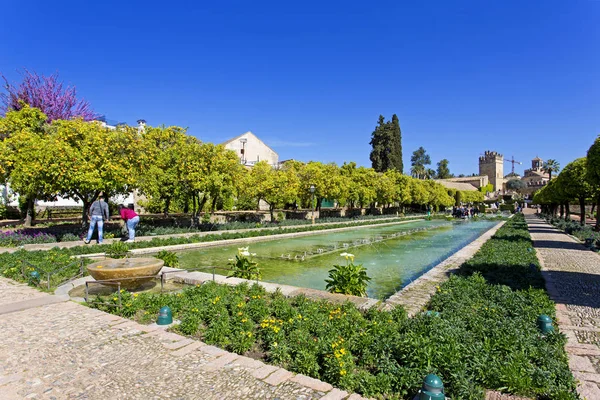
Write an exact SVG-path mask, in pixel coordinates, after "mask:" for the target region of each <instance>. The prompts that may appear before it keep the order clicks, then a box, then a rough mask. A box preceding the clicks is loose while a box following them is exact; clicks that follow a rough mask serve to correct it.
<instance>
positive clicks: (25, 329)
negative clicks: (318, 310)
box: [0, 278, 361, 400]
mask: <svg viewBox="0 0 600 400" xmlns="http://www.w3.org/2000/svg"><path fill="white" fill-rule="evenodd" d="M0 288H1V292H2V294H3V297H2V303H4V305H6V302H7V301H9V299H10V294H11V293H13V294H14V295H15V298H17V297H18V298H19V299H23V298H24V297H27V294H29V295H30V296H31V298H34V297H36V296H38V294H39V292H37V291H36V290H34V289H32V288H27V287H24V286H22V285H13V284H12V283H11V281H9V280H7V279H3V278H0ZM45 296H50V295H45ZM0 332H1V334H0V398H1V399H2V400H13V399H73V398H77V399H166V398H170V399H203V400H209V399H219V400H225V399H298V400H301V399H323V400H331V399H340V400H341V399H351V400H356V399H361V397H360V396H358V395H356V394H353V395H350V394H348V393H346V392H343V391H341V390H338V389H334V388H332V387H331V385H329V384H327V383H325V382H321V381H318V380H315V379H311V378H308V377H305V376H303V375H296V374H293V373H291V372H288V371H286V370H284V369H281V368H277V367H273V366H269V365H265V364H263V363H262V362H259V361H256V360H252V359H250V358H246V357H242V356H238V355H237V354H232V353H228V352H226V351H223V350H220V349H217V348H216V347H213V346H208V345H206V344H204V343H202V342H199V341H194V340H191V339H188V338H184V337H182V336H179V335H176V334H173V333H168V332H164V331H163V330H161V329H157V327H150V326H145V325H139V324H137V323H135V322H133V321H130V320H126V319H123V318H120V317H118V316H114V315H110V314H106V313H104V312H101V311H98V310H94V309H90V308H87V307H85V306H82V305H79V304H76V303H73V302H63V303H57V304H51V305H43V306H38V307H32V308H29V309H27V310H23V311H17V312H12V313H9V314H4V315H0Z"/></svg>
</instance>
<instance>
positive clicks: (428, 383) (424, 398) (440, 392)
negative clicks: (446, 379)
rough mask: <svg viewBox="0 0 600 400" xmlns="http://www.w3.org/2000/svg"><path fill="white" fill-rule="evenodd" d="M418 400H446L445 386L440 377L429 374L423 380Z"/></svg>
mask: <svg viewBox="0 0 600 400" xmlns="http://www.w3.org/2000/svg"><path fill="white" fill-rule="evenodd" d="M417 399H418V400H445V399H446V395H445V394H444V384H443V383H442V380H441V379H440V377H439V376H437V375H435V374H429V375H427V376H426V377H425V379H423V387H422V388H421V389H420V390H419V395H418V396H417Z"/></svg>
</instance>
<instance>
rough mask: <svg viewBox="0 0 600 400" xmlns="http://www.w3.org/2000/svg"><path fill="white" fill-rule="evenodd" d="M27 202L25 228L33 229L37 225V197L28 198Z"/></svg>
mask: <svg viewBox="0 0 600 400" xmlns="http://www.w3.org/2000/svg"><path fill="white" fill-rule="evenodd" d="M25 202H26V208H25V222H24V223H23V226H26V227H31V226H33V224H34V223H35V197H30V196H27V198H26V199H25Z"/></svg>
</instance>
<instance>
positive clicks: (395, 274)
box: [179, 220, 498, 299]
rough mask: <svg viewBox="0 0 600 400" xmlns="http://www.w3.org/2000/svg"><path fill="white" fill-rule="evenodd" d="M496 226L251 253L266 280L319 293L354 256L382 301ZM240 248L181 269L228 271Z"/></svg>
mask: <svg viewBox="0 0 600 400" xmlns="http://www.w3.org/2000/svg"><path fill="white" fill-rule="evenodd" d="M497 223H498V222H497V221H485V220H483V221H460V222H453V221H441V220H433V221H418V222H411V223H405V224H395V225H387V226H381V227H371V228H360V227H357V228H356V229H353V230H349V231H343V232H330V233H322V234H318V235H312V236H305V237H299V238H291V239H281V240H271V241H265V242H259V241H257V242H256V243H252V244H250V245H249V247H250V252H251V253H256V254H257V255H256V257H254V260H255V261H257V262H258V264H259V265H258V266H259V268H260V270H261V273H262V280H263V281H267V282H276V283H281V284H286V285H293V286H300V287H306V288H312V289H321V290H324V289H325V279H326V278H327V276H328V271H329V270H330V269H331V268H332V266H333V265H334V264H340V263H345V262H346V260H345V259H344V258H343V257H341V256H340V253H342V252H348V253H352V254H354V255H355V263H360V264H363V265H364V266H365V267H366V268H367V274H368V275H369V276H370V277H371V281H370V282H369V287H368V289H367V293H368V296H369V297H372V298H379V299H384V298H387V297H389V296H390V295H392V294H394V293H395V292H396V291H398V290H399V289H401V288H402V287H403V286H404V285H406V284H408V283H410V282H411V281H412V280H414V279H416V278H417V277H419V276H420V275H422V274H423V273H425V272H426V271H428V270H429V269H431V268H432V267H433V266H435V265H436V264H438V263H439V262H440V261H442V260H443V259H445V258H447V257H448V256H450V255H452V254H453V253H455V252H456V251H458V250H460V249H461V248H462V247H464V246H465V245H466V244H468V243H469V242H471V241H472V240H474V239H475V238H477V237H478V236H480V235H481V234H482V233H483V232H485V231H487V230H488V229H490V228H491V227H492V226H494V225H495V224H497ZM394 236H395V237H394ZM237 248H238V246H232V245H229V246H220V247H213V248H207V249H199V250H191V251H185V252H181V253H179V256H180V266H181V267H182V268H186V269H191V268H196V267H206V266H224V267H226V266H227V263H228V259H230V258H232V257H234V256H235V254H237V251H238V249H237ZM207 272H209V271H207ZM217 274H221V275H224V274H226V271H219V270H217Z"/></svg>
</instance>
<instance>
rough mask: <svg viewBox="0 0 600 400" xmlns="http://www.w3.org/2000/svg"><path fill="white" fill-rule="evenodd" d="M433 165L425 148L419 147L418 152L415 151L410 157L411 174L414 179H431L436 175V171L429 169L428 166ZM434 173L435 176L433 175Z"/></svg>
mask: <svg viewBox="0 0 600 400" xmlns="http://www.w3.org/2000/svg"><path fill="white" fill-rule="evenodd" d="M430 164H431V158H430V157H429V154H427V151H425V149H424V148H423V147H419V148H418V149H417V150H415V151H413V154H412V156H411V157H410V165H411V166H412V168H411V170H410V171H411V174H412V176H413V177H415V178H417V179H427V177H428V176H429V177H430V178H431V177H432V175H433V174H434V173H435V171H433V170H431V169H428V168H427V167H426V166H427V165H430ZM432 171H433V174H432Z"/></svg>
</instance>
